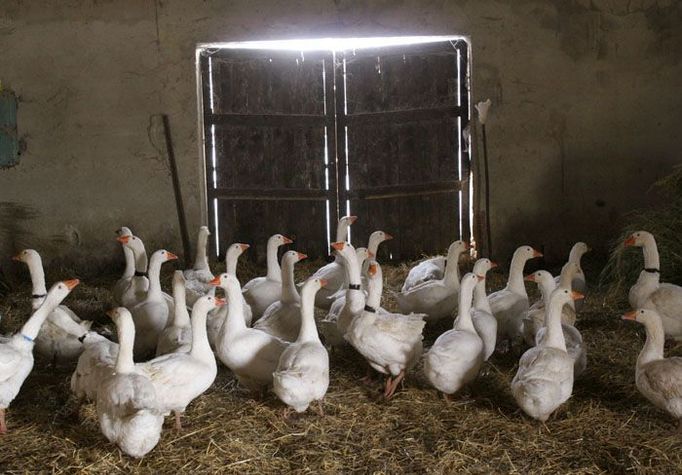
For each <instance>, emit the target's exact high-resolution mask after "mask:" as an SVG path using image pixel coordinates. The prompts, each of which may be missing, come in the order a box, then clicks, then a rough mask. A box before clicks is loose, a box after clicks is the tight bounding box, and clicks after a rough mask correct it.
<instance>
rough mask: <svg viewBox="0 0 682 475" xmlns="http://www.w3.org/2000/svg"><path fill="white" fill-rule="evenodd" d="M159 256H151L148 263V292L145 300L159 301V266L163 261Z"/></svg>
mask: <svg viewBox="0 0 682 475" xmlns="http://www.w3.org/2000/svg"><path fill="white" fill-rule="evenodd" d="M161 259H162V257H161V255H159V254H152V258H151V261H150V262H149V274H148V277H149V290H148V291H147V298H150V299H161V298H162V296H161V264H163V261H162V260H161Z"/></svg>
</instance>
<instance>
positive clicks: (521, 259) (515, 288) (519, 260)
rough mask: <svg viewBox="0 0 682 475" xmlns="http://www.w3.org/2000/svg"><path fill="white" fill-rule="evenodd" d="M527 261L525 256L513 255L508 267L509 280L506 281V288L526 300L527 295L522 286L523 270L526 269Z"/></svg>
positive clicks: (524, 287)
mask: <svg viewBox="0 0 682 475" xmlns="http://www.w3.org/2000/svg"><path fill="white" fill-rule="evenodd" d="M527 260H528V259H526V257H525V256H523V255H521V254H519V253H514V257H512V261H511V265H510V266H509V279H507V288H508V289H509V290H511V291H512V292H514V293H515V294H519V295H523V296H525V297H526V298H528V294H527V293H526V286H525V285H523V268H524V267H526V261H527Z"/></svg>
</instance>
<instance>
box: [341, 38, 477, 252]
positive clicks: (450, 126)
mask: <svg viewBox="0 0 682 475" xmlns="http://www.w3.org/2000/svg"><path fill="white" fill-rule="evenodd" d="M335 63H336V68H335V71H336V81H337V84H344V85H345V88H344V90H345V97H344V98H343V99H344V100H343V101H342V102H340V101H339V98H338V97H337V121H338V122H337V132H338V133H337V141H338V142H342V141H343V142H345V143H346V147H345V151H343V152H342V153H341V154H339V169H340V172H341V173H342V172H344V171H346V172H347V175H346V176H347V179H348V182H347V183H340V205H341V209H342V210H343V209H344V206H346V205H349V208H350V211H351V212H352V213H353V214H356V215H358V216H359V217H360V219H359V220H358V221H357V223H356V224H355V225H354V226H353V238H354V239H353V242H354V243H356V244H357V245H360V243H362V244H363V245H364V244H365V240H366V238H367V236H368V235H369V233H371V232H372V231H373V230H376V229H382V230H385V231H386V232H389V233H391V234H392V235H393V236H394V237H395V240H394V241H393V242H391V243H390V244H389V246H384V248H385V249H384V252H387V250H390V253H391V257H393V258H394V259H406V258H414V257H417V256H419V255H420V254H422V253H426V254H434V253H443V252H444V251H445V250H446V249H447V247H448V245H449V243H450V242H452V241H453V240H456V239H458V238H460V237H461V238H462V239H468V238H469V192H468V190H469V181H468V177H469V169H470V166H469V162H470V160H469V154H468V150H466V148H465V146H464V142H463V134H464V129H465V127H466V126H467V125H468V123H469V110H468V107H469V106H468V92H467V80H466V79H467V78H466V74H467V67H466V65H467V44H466V43H465V42H464V41H460V42H457V43H453V42H450V41H447V42H440V43H428V44H421V45H408V46H399V47H390V48H377V49H362V50H356V51H354V52H351V51H348V52H345V53H344V54H342V55H337V56H336V58H335ZM356 236H357V237H358V238H359V239H356ZM380 257H382V258H386V257H388V256H386V255H384V256H380Z"/></svg>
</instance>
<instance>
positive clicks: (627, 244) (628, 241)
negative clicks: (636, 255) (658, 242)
mask: <svg viewBox="0 0 682 475" xmlns="http://www.w3.org/2000/svg"><path fill="white" fill-rule="evenodd" d="M634 245H635V237H634V236H630V237H629V238H627V239H626V240H625V241H623V246H625V247H630V246H634Z"/></svg>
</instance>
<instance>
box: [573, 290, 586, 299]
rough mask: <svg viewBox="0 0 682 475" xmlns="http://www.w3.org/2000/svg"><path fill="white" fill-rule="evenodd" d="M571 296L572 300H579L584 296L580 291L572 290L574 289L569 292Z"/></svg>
mask: <svg viewBox="0 0 682 475" xmlns="http://www.w3.org/2000/svg"><path fill="white" fill-rule="evenodd" d="M571 298H572V299H573V300H580V299H584V298H585V296H584V295H583V294H581V293H580V292H576V291H575V290H574V291H572V292H571Z"/></svg>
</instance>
